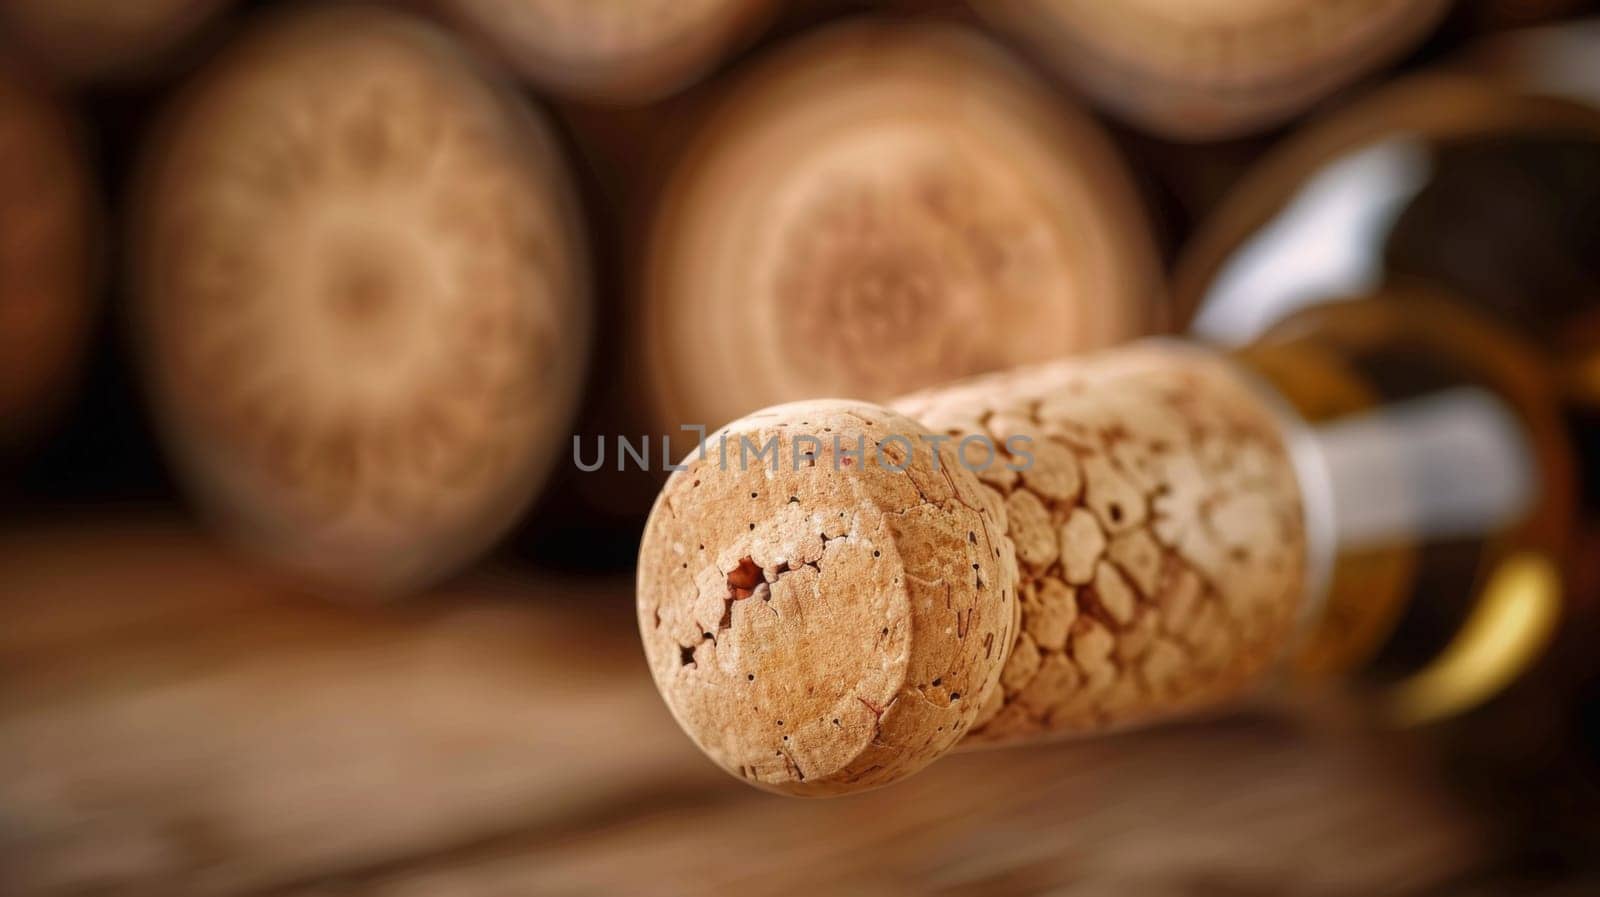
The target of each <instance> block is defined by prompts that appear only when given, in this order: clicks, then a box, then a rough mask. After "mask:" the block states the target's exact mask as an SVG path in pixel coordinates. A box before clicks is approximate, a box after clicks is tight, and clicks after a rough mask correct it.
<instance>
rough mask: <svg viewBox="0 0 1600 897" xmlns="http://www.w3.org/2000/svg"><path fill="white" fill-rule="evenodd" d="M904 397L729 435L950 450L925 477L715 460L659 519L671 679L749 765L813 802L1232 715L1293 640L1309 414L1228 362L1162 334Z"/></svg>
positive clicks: (735, 765)
mask: <svg viewBox="0 0 1600 897" xmlns="http://www.w3.org/2000/svg"><path fill="white" fill-rule="evenodd" d="M893 407H894V411H890V410H887V409H881V408H876V407H875V406H867V405H843V404H840V403H801V404H798V405H790V406H780V407H778V408H774V409H769V410H767V411H764V412H760V413H758V414H755V415H751V416H750V417H747V418H744V419H742V420H741V421H738V422H736V423H735V424H733V425H731V426H730V428H729V429H730V431H734V432H752V433H758V434H780V435H781V437H782V438H783V439H784V440H791V441H792V440H797V439H798V438H800V435H801V434H807V435H809V436H816V437H827V436H830V435H831V434H832V432H833V431H837V430H839V429H840V428H841V426H842V427H843V428H844V429H845V430H846V431H847V432H855V431H859V430H862V429H863V428H865V431H866V432H867V433H869V435H870V436H871V438H872V439H873V440H875V441H877V442H882V441H884V439H885V436H886V434H889V433H898V434H906V435H907V436H914V437H917V438H918V439H921V440H922V441H924V442H929V441H938V448H939V451H938V452H935V451H934V450H933V449H932V448H929V449H927V450H925V451H923V452H922V453H921V454H919V455H917V457H916V460H917V462H918V463H915V464H912V465H910V467H909V468H908V469H906V470H904V471H894V470H888V469H884V468H883V467H882V466H880V465H874V464H870V463H869V464H867V465H866V466H865V467H860V468H857V469H855V470H851V469H848V468H842V469H841V468H835V467H831V466H803V467H801V468H796V469H791V468H789V467H787V466H780V468H779V469H778V470H776V471H769V470H767V469H765V468H762V469H760V470H759V471H754V472H752V471H748V470H746V471H735V472H730V471H728V470H725V469H722V468H720V467H719V466H718V465H717V464H716V463H715V460H714V459H712V460H710V461H691V463H690V466H689V469H688V470H686V471H682V472H679V473H675V474H673V476H672V478H671V479H670V480H669V482H668V484H667V487H666V489H665V490H664V491H663V492H662V495H661V498H660V500H659V501H658V502H657V505H656V509H655V511H654V513H653V514H652V515H651V519H650V522H649V524H648V526H647V528H646V533H645V538H644V543H643V547H642V549H641V555H640V563H639V615H640V626H641V630H642V632H643V634H644V641H645V645H646V652H647V654H648V655H649V656H650V661H651V669H652V671H653V672H654V674H655V676H656V681H657V684H658V685H659V686H660V688H661V690H662V693H663V695H664V696H665V698H666V700H667V703H668V704H669V705H670V706H671V707H672V709H673V712H674V713H675V715H676V716H677V718H678V720H679V722H680V723H682V724H683V726H684V728H685V729H686V730H687V731H688V732H689V733H690V735H691V736H692V737H694V738H695V739H696V741H697V742H698V743H699V744H700V745H701V747H702V748H704V749H705V750H706V751H707V753H709V754H710V755H711V756H712V757H713V759H716V760H717V761H718V762H719V763H721V764H722V765H723V766H724V767H725V768H727V769H729V770H730V771H732V772H735V773H736V774H739V775H741V776H743V777H745V778H746V779H749V780H752V781H755V782H757V783H758V784H762V785H764V786H767V787H772V788H776V789H779V790H783V791H787V792H791V793H797V794H832V793H839V792H842V791H849V790H857V789H860V788H863V787H870V786H873V785H881V784H885V783H887V782H889V781H893V780H895V779H897V778H900V777H903V776H904V775H907V774H909V773H911V772H914V771H915V770H917V769H919V768H921V767H922V766H924V765H926V763H928V762H930V761H932V760H933V759H934V758H936V757H937V756H939V755H940V754H941V753H942V752H944V751H945V750H947V749H949V748H951V747H953V746H954V745H955V744H956V743H957V741H963V742H964V743H969V744H1003V743H1011V742H1016V741H1020V740H1025V739H1031V738H1037V737H1041V736H1046V735H1071V734H1084V733H1090V732H1095V731H1101V730H1105V729H1108V728H1111V727H1116V726H1122V725H1127V724H1133V723H1138V722H1143V721H1148V720H1153V719H1157V718H1161V717H1164V716H1171V715H1174V714H1180V713H1183V712H1185V711H1191V710H1196V709H1199V708H1203V707H1208V706H1215V705H1219V704H1221V703H1223V702H1225V701H1227V700H1228V699H1230V698H1233V697H1235V696H1237V695H1239V694H1240V693H1241V692H1243V691H1245V690H1247V689H1249V688H1251V687H1253V686H1255V685H1257V684H1259V683H1260V682H1261V681H1262V680H1263V678H1264V677H1265V676H1266V674H1267V673H1268V672H1269V670H1270V669H1271V668H1272V667H1273V665H1274V661H1275V660H1276V659H1277V658H1278V657H1279V656H1280V654H1281V653H1282V652H1283V651H1284V650H1285V649H1286V648H1287V647H1288V645H1289V643H1290V642H1291V640H1292V639H1293V637H1294V634H1295V631H1296V627H1297V622H1298V619H1299V616H1300V613H1301V611H1302V608H1303V604H1304V601H1305V595H1304V592H1305V583H1304V580H1305V575H1304V570H1305V565H1306V538H1305V529H1304V523H1303V520H1302V512H1301V504H1300V495H1299V489H1298V485H1297V482H1296V479H1295V473H1294V469H1293V467H1292V465H1291V461H1290V458H1289V456H1288V455H1287V452H1286V448H1285V444H1284V440H1283V432H1282V429H1281V427H1282V421H1281V420H1280V418H1278V417H1277V416H1276V413H1275V410H1274V409H1273V408H1272V407H1271V406H1270V405H1269V403H1268V400H1266V399H1265V398H1264V397H1263V395H1262V394H1261V393H1258V392H1257V391H1256V390H1255V387H1254V386H1253V385H1251V384H1248V383H1246V382H1245V381H1244V380H1243V379H1242V376H1241V375H1240V374H1239V373H1238V372H1237V371H1235V370H1234V369H1233V368H1232V367H1231V366H1230V364H1229V363H1228V362H1226V361H1225V360H1222V359H1220V358H1218V357H1216V356H1212V355H1210V354H1207V353H1204V352H1202V351H1200V350H1197V349H1191V348H1187V347H1184V346H1181V345H1178V344H1151V345H1142V346H1136V347H1133V348H1128V349H1123V350H1118V351H1114V352H1109V353H1106V354H1104V355H1101V356H1098V357H1091V358H1087V359H1083V360H1069V361H1061V362H1055V363H1051V364H1046V365H1041V366H1037V367H1033V368H1024V369H1019V370H1016V371H1013V372H1007V373H1001V374H993V375H986V376H983V377H979V378H976V379H972V380H969V381H966V382H964V383H961V384H957V385H955V386H951V387H946V388H942V389H936V390H931V391H928V392H925V393H921V394H918V395H913V396H910V397H907V398H904V399H901V400H899V401H898V402H896V403H894V406H893ZM869 422H870V423H869ZM830 428H831V429H830ZM936 456H937V457H938V458H940V459H942V461H943V463H942V465H940V467H939V468H938V470H937V471H935V470H934V469H933V467H932V462H933V460H934V458H935V457H936ZM785 463H787V462H786V461H785ZM869 548H870V549H871V550H870V551H869V550H868V549H869ZM812 557H816V558H818V559H819V560H820V561H821V563H820V569H811V568H807V567H806V564H807V563H808V560H807V559H808V558H812ZM797 562H798V563H797ZM797 569H799V570H801V573H800V574H799V576H798V577H796V575H795V573H793V572H792V571H794V570H797ZM808 569H809V572H806V570H808ZM761 590H766V591H764V592H763V591H761ZM755 592H761V594H762V600H761V601H759V602H756V601H749V600H746V598H745V597H743V596H746V595H750V594H754V593H755ZM780 596H781V597H782V601H781V602H780V601H779V600H778V599H779V597H780ZM758 683H763V684H758ZM957 689H959V692H960V705H961V706H960V708H959V710H957V709H956V708H955V705H956V699H955V697H954V691H955V690H957ZM802 695H803V696H805V697H804V698H803V699H802V698H801V697H800V696H802ZM776 707H783V708H785V712H784V714H783V715H780V714H779V713H778V712H776V710H775V708H776ZM885 707H888V708H895V709H897V711H898V712H897V714H895V715H891V714H889V713H887V712H885V713H882V714H881V715H880V713H879V711H880V710H882V709H883V708H885ZM839 708H843V709H842V710H840V709H839ZM797 716H798V717H799V718H798V719H796V717H797ZM780 719H781V720H782V722H781V724H780V723H779V722H778V720H780Z"/></svg>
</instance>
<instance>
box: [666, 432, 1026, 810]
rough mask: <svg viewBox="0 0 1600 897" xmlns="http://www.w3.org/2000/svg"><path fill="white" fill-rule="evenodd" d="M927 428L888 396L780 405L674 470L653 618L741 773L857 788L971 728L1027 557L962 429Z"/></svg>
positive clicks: (685, 720)
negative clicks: (969, 460)
mask: <svg viewBox="0 0 1600 897" xmlns="http://www.w3.org/2000/svg"><path fill="white" fill-rule="evenodd" d="M930 437H932V434H931V433H930V432H929V431H928V430H926V429H924V428H923V427H922V426H920V425H919V424H917V423H915V422H914V421H912V420H910V419H909V418H906V417H903V416H901V415H899V414H896V413H894V412H891V411H889V410H887V409H885V408H881V407H879V406H876V405H870V404H863V403H854V402H842V401H813V402H802V403H796V404H791V405H784V406H779V407H777V408H772V409H767V410H765V411H761V412H758V413H756V414H753V415H751V416H749V417H745V418H743V419H741V420H738V421H735V422H734V423H733V424H730V425H729V426H728V427H727V428H725V429H724V430H723V431H721V432H720V433H718V434H715V435H713V436H712V437H710V439H708V441H707V445H706V450H705V456H704V457H703V458H702V457H699V456H697V455H691V457H690V459H689V460H688V462H687V468H686V469H684V470H681V471H678V472H675V473H674V474H673V475H672V477H671V478H670V480H669V481H668V483H667V486H666V488H665V489H664V490H663V491H662V493H661V496H660V498H659V499H658V500H657V502H656V506H655V509H654V510H653V512H652V513H651V515H650V520H649V523H648V525H647V527H646V530H645V536H644V542H643V545H642V547H641V551H640V560H639V581H638V585H639V625H640V630H641V632H642V634H643V637H644V644H645V649H646V654H647V655H648V657H649V661H650V667H651V671H652V673H653V674H654V676H655V679H656V683H657V685H658V686H659V687H660V689H661V692H662V694H663V695H664V696H665V698H666V701H667V703H668V705H669V706H670V707H671V709H672V712H673V714H674V716H676V717H677V719H678V721H679V723H680V724H681V725H682V726H683V727H684V729H685V730H686V731H687V732H688V733H689V734H690V736H691V737H692V738H693V739H694V740H695V742H696V743H697V744H699V746H700V747H701V749H702V750H704V751H705V752H706V753H707V754H708V755H710V756H711V757H712V758H713V759H714V760H716V761H717V762H718V763H719V764H721V765H722V766H723V767H724V768H725V769H727V770H728V771H729V772H732V773H734V774H735V775H738V776H740V777H742V778H744V779H745V780H747V781H749V782H751V783H752V784H755V785H759V786H762V787H767V788H771V789H773V790H778V791H783V792H786V793H790V794H801V795H826V794H835V793H842V792H847V791H857V790H861V789H863V788H870V787H874V786H877V785H882V784H886V783H888V782H890V781H893V780H896V779H899V778H902V777H904V776H905V775H908V774H910V773H912V772H914V771H916V770H918V769H920V768H922V767H923V766H924V765H926V764H927V763H929V762H931V761H932V760H933V759H935V758H936V757H938V756H939V755H940V754H942V753H944V752H945V751H946V750H948V749H949V748H950V747H952V746H953V745H954V744H955V743H956V741H957V740H959V739H960V738H961V737H962V735H964V734H965V733H966V731H967V729H968V728H970V727H971V725H972V723H973V720H974V719H975V717H976V716H977V714H978V712H979V710H980V709H981V708H982V706H983V704H984V701H985V699H986V697H987V695H988V693H989V691H990V690H992V689H993V688H994V687H995V685H996V682H997V681H998V677H999V673H1000V669H1001V663H1002V661H1003V659H1004V654H1005V651H1006V650H1007V647H1008V646H1009V645H1010V643H1011V641H1012V639H1013V631H1014V629H1015V627H1016V625H1017V624H1016V576H1017V573H1016V562H1015V554H1014V551H1013V549H1012V547H1011V545H1010V542H1009V540H1008V539H1007V538H1006V537H1005V535H1004V528H1003V522H1002V520H1001V515H1002V514H1003V510H1002V509H1001V508H999V507H998V506H996V505H995V504H994V502H993V499H992V497H991V494H990V493H988V492H987V490H985V489H983V488H982V487H981V485H980V484H979V482H978V480H977V478H976V477H975V475H974V474H973V472H972V471H971V470H969V469H967V467H965V466H963V465H962V463H961V462H960V460H959V459H958V458H957V456H956V448H955V445H954V441H953V440H951V441H944V442H935V441H934V440H933V439H931V438H930ZM758 450H766V452H765V454H763V455H762V456H761V457H760V458H759V459H758V458H757V457H756V452H757V451H758Z"/></svg>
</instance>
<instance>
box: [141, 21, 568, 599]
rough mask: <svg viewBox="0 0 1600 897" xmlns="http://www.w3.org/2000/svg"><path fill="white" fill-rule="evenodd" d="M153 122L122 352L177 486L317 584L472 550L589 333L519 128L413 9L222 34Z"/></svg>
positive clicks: (548, 198) (535, 456)
mask: <svg viewBox="0 0 1600 897" xmlns="http://www.w3.org/2000/svg"><path fill="white" fill-rule="evenodd" d="M162 136H163V137H164V139H163V140H162V141H160V142H158V143H157V144H156V145H155V147H154V148H153V150H152V152H151V153H150V156H149V159H148V162H149V164H148V166H147V171H146V178H145V182H144V185H143V186H144V192H143V194H142V195H141V197H140V200H141V202H140V209H139V212H140V220H139V228H138V231H137V233H136V235H135V236H136V238H137V242H138V249H139V252H138V259H137V261H138V271H137V275H138V287H139V295H138V298H139V311H140V312H141V314H140V324H141V325H142V326H141V335H142V337H143V342H142V344H141V346H140V347H139V348H140V349H141V350H142V361H143V362H144V367H145V369H146V372H147V379H148V383H149V390H150V392H151V396H152V400H153V404H154V405H155V406H156V409H157V411H158V412H159V416H160V421H161V424H162V427H163V430H164V436H165V437H166V440H165V441H166V443H167V445H168V447H169V452H170V454H171V455H172V457H173V459H174V461H175V462H176V465H177V467H178V468H179V470H180V472H181V473H182V474H183V476H184V479H185V480H186V482H187V485H188V486H189V491H190V493H191V494H192V495H193V496H194V497H195V498H196V500H197V501H198V502H199V503H200V504H201V505H202V506H203V507H204V508H205V509H206V510H207V511H208V512H209V513H210V515H211V516H212V517H213V518H214V519H215V520H216V521H217V522H218V523H219V525H220V526H221V528H223V529H224V530H225V531H226V532H228V533H229V534H231V535H233V536H234V537H236V538H237V539H238V540H240V541H242V542H244V543H246V544H247V545H248V546H249V547H250V548H252V549H256V550H257V551H258V553H261V554H265V555H267V556H269V557H270V558H272V559H273V560H274V561H276V562H278V563H280V564H282V565H283V566H285V567H288V568H291V569H293V570H295V571H297V572H300V573H303V574H305V575H307V576H308V577H309V578H311V579H314V580H316V581H318V582H319V583H322V584H327V585H331V586H334V587H341V588H342V587H349V588H352V589H355V590H362V591H368V592H378V593H386V592H392V591H402V590H407V589H412V588H417V587H420V586H422V585H424V584H426V583H428V582H429V581H431V580H433V579H434V578H436V577H438V576H441V575H444V574H446V573H448V572H450V571H451V570H452V569H453V568H454V567H455V566H457V565H459V564H461V563H463V562H465V561H467V560H469V559H470V558H472V557H473V556H474V555H475V554H476V553H477V552H479V551H481V550H483V549H484V548H485V547H487V545H488V544H489V543H490V542H491V541H492V540H493V539H494V538H495V537H496V536H497V535H498V534H499V533H500V532H501V531H502V530H503V529H504V528H505V527H506V526H508V525H509V524H510V523H511V522H512V521H513V520H514V519H515V516H516V514H518V513H519V512H520V510H521V509H522V507H523V506H524V505H525V503H526V502H527V501H528V499H529V498H530V497H531V495H532V492H533V490H534V489H535V488H536V486H537V485H538V483H539V481H540V479H541V478H542V477H543V475H544V473H545V471H546V470H547V469H548V467H549V465H550V464H551V463H553V462H554V460H555V458H556V455H557V452H558V451H559V449H560V448H562V447H563V445H564V440H563V439H562V438H561V436H560V434H562V433H564V432H565V427H566V422H567V418H568V416H569V414H570V412H571V411H572V409H573V407H574V405H575V402H576V397H577V394H578V389H579V379H580V377H581V374H582V362H583V352H584V347H585V345H586V342H587V339H586V337H587V308H586V305H587V295H586V289H585V283H586V280H587V278H586V271H585V265H584V263H583V262H582V259H581V255H580V238H579V237H578V227H577V221H576V211H575V207H574V205H573V202H572V200H571V199H570V197H569V195H568V187H567V184H566V180H565V172H564V170H563V166H562V164H561V161H560V159H559V156H558V154H557V153H556V151H555V148H554V146H553V143H552V141H551V140H550V139H549V138H548V135H547V134H546V133H545V132H544V130H543V128H542V127H541V126H540V124H539V122H537V121H536V120H535V119H534V118H533V117H532V115H531V114H530V113H529V110H527V109H526V107H524V106H522V105H520V104H519V103H518V102H517V101H516V100H515V98H514V97H513V96H512V95H511V94H510V93H509V91H502V90H500V89H498V88H497V87H496V86H495V85H494V84H493V82H490V81H487V80H485V79H483V78H482V77H480V76H479V74H478V73H477V72H476V71H475V70H474V68H473V67H472V66H471V65H470V63H469V61H468V58H467V57H466V55H465V54H464V53H461V52H459V51H458V49H457V48H456V47H455V46H454V45H453V44H451V43H449V42H448V40H447V39H446V38H445V37H444V36H443V34H442V33H440V32H438V31H437V30H435V29H433V28H432V27H431V26H428V25H426V24H424V23H422V22H420V21H418V20H415V19H412V18H410V17H407V16H403V15H400V14H398V13H392V12H386V11H382V10H379V9H377V8H370V7H369V8H360V7H348V8H337V7H335V8H330V9H319V10H316V11H312V12H309V13H302V14H297V15H294V16H291V17H290V18H288V19H286V20H281V21H274V22H271V23H269V24H267V25H265V26H263V27H261V28H260V29H259V30H258V31H257V33H256V34H255V35H254V36H253V37H251V38H249V39H246V40H245V41H244V42H243V43H242V44H241V45H239V46H237V47H234V48H233V49H232V50H231V52H229V53H228V54H227V57H226V58H225V59H224V60H223V61H222V62H220V63H219V64H218V65H217V66H215V67H213V68H212V69H211V70H210V71H208V72H207V73H206V74H205V75H204V76H203V78H202V80H201V82H200V83H199V84H198V85H197V86H196V87H195V89H194V90H192V91H191V92H190V94H188V95H187V96H186V97H185V98H184V100H183V101H182V102H181V103H180V105H179V106H178V108H177V110H176V111H175V113H174V115H173V116H172V117H171V118H170V119H169V121H168V131H167V132H166V133H165V134H164V135H162Z"/></svg>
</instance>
